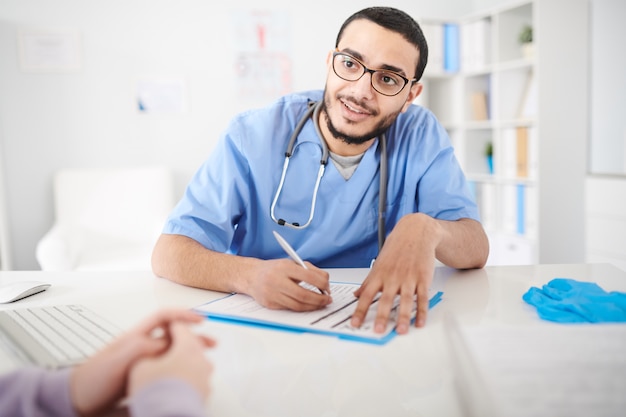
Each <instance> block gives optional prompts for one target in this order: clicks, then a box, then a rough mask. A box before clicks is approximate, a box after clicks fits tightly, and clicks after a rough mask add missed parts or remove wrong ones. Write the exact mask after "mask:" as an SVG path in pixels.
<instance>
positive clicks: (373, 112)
mask: <svg viewBox="0 0 626 417" xmlns="http://www.w3.org/2000/svg"><path fill="white" fill-rule="evenodd" d="M337 99H338V100H340V101H341V102H345V103H347V104H352V105H354V106H355V107H358V108H360V109H363V110H365V111H366V112H367V113H369V114H370V115H372V116H378V111H377V110H376V109H373V108H371V107H370V106H369V104H368V103H367V102H365V101H363V100H357V99H355V98H354V97H351V96H346V95H338V96H337Z"/></svg>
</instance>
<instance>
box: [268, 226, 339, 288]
mask: <svg viewBox="0 0 626 417" xmlns="http://www.w3.org/2000/svg"><path fill="white" fill-rule="evenodd" d="M272 233H274V237H275V238H276V240H277V241H278V243H279V244H280V246H281V247H282V248H283V249H284V250H285V252H287V255H289V257H290V258H291V259H293V260H294V261H296V262H297V263H298V264H299V265H300V266H301V267H302V268H304V269H309V268H307V267H306V265H305V263H304V261H303V260H302V258H301V257H300V255H298V252H296V251H295V249H294V248H292V247H291V245H290V244H289V242H287V241H286V240H285V238H283V237H282V236H281V235H279V234H278V232H277V231H276V230H274V231H272ZM305 284H307V285H308V283H305ZM311 287H312V285H311ZM318 290H319V292H320V293H322V294H326V292H325V291H322V290H321V289H319V288H318Z"/></svg>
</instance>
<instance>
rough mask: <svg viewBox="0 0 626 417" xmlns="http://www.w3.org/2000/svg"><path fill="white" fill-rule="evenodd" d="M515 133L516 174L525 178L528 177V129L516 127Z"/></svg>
mask: <svg viewBox="0 0 626 417" xmlns="http://www.w3.org/2000/svg"><path fill="white" fill-rule="evenodd" d="M516 135H517V149H516V151H517V152H516V161H517V176H518V177H520V178H526V177H528V129H527V128H525V127H518V128H517V130H516Z"/></svg>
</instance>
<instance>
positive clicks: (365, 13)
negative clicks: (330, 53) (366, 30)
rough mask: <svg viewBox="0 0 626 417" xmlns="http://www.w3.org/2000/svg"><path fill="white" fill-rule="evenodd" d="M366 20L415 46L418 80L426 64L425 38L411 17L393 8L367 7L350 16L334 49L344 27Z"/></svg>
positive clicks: (340, 30) (426, 47)
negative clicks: (396, 34)
mask: <svg viewBox="0 0 626 417" xmlns="http://www.w3.org/2000/svg"><path fill="white" fill-rule="evenodd" d="M358 19H366V20H369V21H370V22H373V23H376V24H377V25H379V26H382V27H384V28H385V29H389V30H391V31H394V32H397V33H399V34H400V35H402V37H403V38H404V39H406V40H407V41H408V42H409V43H411V44H412V45H415V47H416V48H417V51H418V52H419V59H418V61H417V68H416V70H415V78H416V79H417V80H419V79H420V78H422V75H423V74H424V69H425V68H426V63H427V62H428V45H427V44H426V38H425V37H424V33H423V32H422V28H420V25H419V24H418V23H417V22H416V21H415V19H413V18H412V17H411V16H409V15H408V14H406V13H405V12H403V11H401V10H398V9H395V8H393V7H368V8H366V9H363V10H361V11H358V12H356V13H354V14H353V15H352V16H350V17H349V18H348V19H347V20H346V21H345V22H343V25H342V26H341V29H339V34H337V41H336V42H335V47H338V46H339V41H340V40H341V37H342V36H343V31H344V30H345V29H346V27H347V26H348V25H349V24H350V23H352V22H353V21H355V20H358Z"/></svg>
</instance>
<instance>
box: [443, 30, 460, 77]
mask: <svg viewBox="0 0 626 417" xmlns="http://www.w3.org/2000/svg"><path fill="white" fill-rule="evenodd" d="M443 42H444V62H443V66H444V70H445V71H446V72H457V71H459V67H460V62H459V61H460V53H461V51H460V45H459V25H458V24H456V23H444V25H443Z"/></svg>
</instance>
